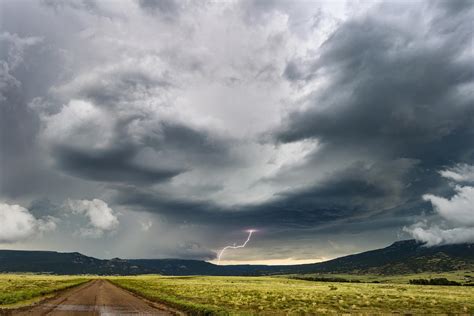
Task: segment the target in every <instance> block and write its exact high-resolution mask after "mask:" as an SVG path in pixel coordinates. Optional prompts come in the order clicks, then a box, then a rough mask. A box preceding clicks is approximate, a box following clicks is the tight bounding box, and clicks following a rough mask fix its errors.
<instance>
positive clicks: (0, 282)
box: [0, 274, 90, 307]
mask: <svg viewBox="0 0 474 316" xmlns="http://www.w3.org/2000/svg"><path fill="white" fill-rule="evenodd" d="M88 280H90V278H86V277H78V276H53V275H34V274H0V307H9V306H16V305H18V303H25V304H27V303H30V302H32V301H33V300H34V299H35V298H36V299H37V298H42V297H44V296H47V295H48V294H53V293H54V292H57V291H59V290H63V289H66V288H69V287H72V286H76V285H79V284H82V283H84V282H87V281H88Z"/></svg>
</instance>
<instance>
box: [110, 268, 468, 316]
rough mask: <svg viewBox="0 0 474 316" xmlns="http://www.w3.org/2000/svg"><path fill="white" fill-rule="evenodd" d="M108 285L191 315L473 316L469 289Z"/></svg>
mask: <svg viewBox="0 0 474 316" xmlns="http://www.w3.org/2000/svg"><path fill="white" fill-rule="evenodd" d="M111 281H112V282H113V283H115V284H117V285H119V286H121V287H123V288H125V289H128V290H130V291H132V292H135V293H137V294H139V295H141V296H144V297H146V298H148V299H150V300H154V301H160V302H162V303H165V304H168V305H170V306H173V307H176V308H179V309H182V310H184V311H190V312H193V313H209V314H224V315H225V314H231V315H240V314H243V315H252V314H269V315H270V314H271V315H276V314H292V315H295V314H334V313H371V314H372V313H375V314H381V313H404V314H405V313H415V314H419V313H424V314H427V313H428V314H447V313H449V314H452V313H458V314H459V313H461V314H462V313H465V314H473V313H474V287H471V286H426V285H410V284H400V283H398V284H397V283H340V282H314V281H305V280H295V279H290V278H285V277H209V276H197V277H196V276H189V277H165V276H156V275H155V276H151V275H148V276H137V277H117V278H113V279H111Z"/></svg>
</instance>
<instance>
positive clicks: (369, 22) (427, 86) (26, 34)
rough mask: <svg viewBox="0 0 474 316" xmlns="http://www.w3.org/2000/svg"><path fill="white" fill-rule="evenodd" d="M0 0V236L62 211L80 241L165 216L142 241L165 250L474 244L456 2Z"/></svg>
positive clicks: (460, 9)
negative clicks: (363, 239) (239, 240)
mask: <svg viewBox="0 0 474 316" xmlns="http://www.w3.org/2000/svg"><path fill="white" fill-rule="evenodd" d="M1 6H2V7H3V10H4V11H5V12H7V13H6V14H4V17H5V21H4V22H3V24H4V31H2V33H0V44H1V45H2V50H0V103H1V104H0V149H1V150H0V163H1V170H0V172H1V174H0V178H1V179H9V181H4V180H2V181H1V182H0V188H1V191H0V199H2V200H6V201H12V200H13V201H14V200H18V201H22V203H24V205H26V206H28V205H29V206H30V207H27V208H28V210H29V211H28V210H27V209H26V208H25V210H26V211H25V210H15V211H13V210H9V211H5V212H4V216H8V218H11V219H12V220H13V221H14V222H15V223H20V222H21V223H23V222H24V223H25V224H24V225H23V224H21V225H23V226H22V227H24V230H23V232H22V233H19V235H18V236H17V237H15V238H13V237H11V238H10V237H2V238H3V239H4V240H7V241H8V240H14V239H18V240H20V239H25V238H27V236H31V235H34V232H35V231H36V232H38V231H39V227H40V226H41V224H39V223H38V218H40V217H38V216H58V217H61V218H62V219H61V220H62V221H64V220H67V216H66V215H64V214H69V213H70V211H71V210H72V214H73V215H74V216H76V217H78V218H79V219H78V221H82V222H81V223H82V224H81V225H82V226H81V227H79V228H77V227H76V229H78V231H80V232H81V231H82V235H90V236H95V237H104V238H106V237H107V236H110V233H112V232H113V233H115V234H117V236H119V237H118V238H120V236H130V235H132V233H131V232H130V231H129V230H132V229H133V230H134V232H135V231H137V234H138V233H139V234H142V235H140V236H143V237H142V238H149V237H150V236H151V234H155V233H156V231H155V230H158V229H163V228H162V227H163V226H166V225H168V226H166V227H167V231H168V234H169V235H168V236H174V237H175V238H174V239H173V238H171V237H169V239H168V238H164V240H163V241H161V243H160V245H159V246H157V247H158V248H159V249H158V248H157V250H156V249H155V250H153V251H156V252H159V251H160V249H161V251H162V253H167V254H169V256H172V255H173V251H172V249H175V250H176V254H177V255H178V252H179V256H181V257H193V256H194V257H203V258H212V257H213V255H212V254H213V253H214V252H213V251H212V249H215V248H217V247H219V245H220V242H219V240H216V239H218V238H220V237H221V236H222V233H223V232H226V231H233V230H241V229H246V228H264V229H267V233H268V235H267V237H266V238H268V239H269V240H268V245H270V248H271V246H272V245H273V246H275V245H279V243H280V242H281V240H280V237H279V236H278V237H275V236H277V232H282V231H284V232H287V233H288V235H287V236H288V238H294V239H295V240H302V239H304V238H308V235H310V236H320V235H323V234H324V236H326V237H327V236H331V234H330V231H333V232H337V231H344V230H345V231H350V232H353V233H369V232H371V231H374V232H377V234H380V235H381V236H384V235H383V234H384V231H386V233H385V234H387V235H388V234H392V235H391V236H392V237H390V238H392V239H395V238H397V237H396V233H397V231H398V232H400V231H401V230H402V227H408V228H405V230H406V232H407V233H408V235H410V234H411V235H412V236H415V237H416V238H418V239H420V240H423V241H425V242H427V243H428V244H430V245H432V244H433V245H434V244H439V243H454V242H465V241H472V234H471V233H470V229H471V228H472V225H471V224H469V225H467V224H466V223H468V222H469V221H472V210H471V209H470V208H469V203H470V202H471V200H470V196H471V195H470V194H471V193H469V192H470V191H469V190H470V188H471V186H472V184H471V183H472V179H473V167H472V166H473V165H474V107H473V104H474V102H473V101H474V97H473V93H472V90H473V87H474V76H473V68H472V64H473V62H474V58H473V57H474V56H473V51H472V16H473V5H472V3H470V2H469V1H435V2H428V1H426V2H423V1H419V2H416V3H401V4H400V3H398V4H397V3H369V2H367V3H365V4H363V5H362V4H361V5H360V8H359V7H358V6H352V7H350V6H347V7H345V9H344V10H345V11H344V10H343V11H342V12H341V11H340V10H341V9H340V7H337V6H336V7H334V6H331V5H329V4H327V3H315V4H312V5H311V6H310V7H308V6H307V4H305V3H303V2H302V3H286V2H281V1H267V2H265V4H262V3H260V2H254V1H245V2H228V3H227V2H226V3H206V4H205V5H203V6H202V7H201V6H195V5H194V4H193V3H190V2H180V1H172V0H169V1H168V0H167V1H152V0H140V1H129V2H127V1H124V2H121V3H120V5H115V6H112V5H110V4H107V3H102V2H98V1H79V0H77V1H68V2H65V1H58V0H44V1H40V2H34V3H33V2H31V4H30V5H28V3H13V2H12V3H4V4H2V5H1ZM348 8H349V9H348ZM338 10H339V11H338ZM8 12H10V13H11V14H9V13H8ZM10 15H11V16H10ZM28 17H30V18H28ZM32 17H35V18H32ZM20 18H21V19H20ZM18 20H21V21H23V22H22V23H21V24H22V26H21V28H20V27H19V26H18V23H17V21H18ZM58 27H61V30H62V31H61V32H60V34H59V33H58V32H57V30H58ZM18 122H21V124H17V123H18ZM453 182H455V183H456V184H453ZM44 183H48V185H47V186H46V185H44ZM45 198H48V199H51V200H53V201H54V203H53V202H52V203H51V204H49V202H48V203H45V202H44V201H45V200H44V199H45ZM65 201H69V202H65ZM466 201H467V202H466ZM63 203H66V204H68V205H67V206H68V207H64V205H63ZM463 203H464V204H463ZM465 203H468V204H465ZM17 204H21V203H17ZM53 204H54V205H56V206H51V205H53ZM5 205H10V204H5ZM58 205H62V206H61V207H59V206H58ZM466 205H467V206H466ZM9 207H10V206H9ZM9 209H10V208H9ZM117 210H120V211H117ZM28 212H31V214H30V213H28ZM68 212H69V213H68ZM117 212H122V213H123V214H124V215H123V216H124V217H123V218H124V220H125V221H126V220H127V214H128V213H132V214H137V216H144V215H143V214H150V216H152V217H150V218H146V217H144V218H141V217H139V218H137V220H136V225H135V226H133V227H134V228H127V227H128V226H127V225H122V217H121V218H120V225H119V217H118V215H117V214H118V213H117ZM9 214H10V215H9ZM28 214H30V215H28ZM421 214H424V215H421ZM35 216H36V217H35ZM419 216H426V218H425V219H422V220H419ZM131 217H133V215H132V216H131ZM14 218H16V219H14ZM71 218H72V217H71ZM74 218H75V217H74ZM433 218H435V219H433ZM84 220H85V222H84ZM158 222H160V223H161V226H160V225H159V224H158ZM163 223H166V224H163ZM413 223H416V224H414V225H413ZM469 223H470V222H469ZM18 225H20V224H18ZM21 225H20V226H21ZM76 226H77V225H76ZM28 227H31V228H28ZM130 227H132V226H130ZM182 227H187V228H188V229H189V230H190V231H189V233H188V234H184V233H183V234H182V235H181V236H177V237H176V236H175V235H173V234H174V233H175V230H177V229H182ZM380 227H382V228H380ZM81 229H82V230H81ZM191 231H192V232H191ZM18 232H20V229H18ZM121 234H122V235H121ZM163 234H164V235H165V233H163ZM191 234H193V235H191ZM311 234H312V235H311ZM164 235H163V236H164ZM408 235H406V236H408ZM124 238H125V237H124ZM137 238H138V237H137ZM262 238H263V237H262ZM272 238H273V240H274V242H273V243H272V242H271V240H272ZM327 238H330V237H327ZM387 238H388V237H387ZM0 239H1V238H0ZM195 239H196V240H197V241H196V243H193V242H190V240H193V241H194V240H195ZM90 247H92V245H91V246H90ZM149 247H152V246H149ZM153 247H154V246H153ZM150 251H151V250H150ZM124 252H126V251H125V250H124Z"/></svg>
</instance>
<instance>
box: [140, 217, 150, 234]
mask: <svg viewBox="0 0 474 316" xmlns="http://www.w3.org/2000/svg"><path fill="white" fill-rule="evenodd" d="M139 223H140V227H141V229H142V230H143V231H144V232H147V231H149V230H150V228H151V227H152V226H153V222H152V221H151V220H146V221H139Z"/></svg>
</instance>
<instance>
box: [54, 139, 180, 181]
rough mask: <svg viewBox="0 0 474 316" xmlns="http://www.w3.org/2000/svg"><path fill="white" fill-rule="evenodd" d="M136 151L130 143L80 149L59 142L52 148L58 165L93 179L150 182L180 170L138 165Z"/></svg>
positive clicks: (162, 178)
mask: <svg viewBox="0 0 474 316" xmlns="http://www.w3.org/2000/svg"><path fill="white" fill-rule="evenodd" d="M135 155H136V149H134V148H132V147H122V148H118V149H113V148H112V149H108V150H103V151H102V150H97V151H83V150H80V149H76V148H73V147H67V146H61V147H57V148H56V149H55V150H54V157H55V159H56V162H57V164H58V166H59V168H60V169H62V170H63V171H66V172H67V173H70V174H72V175H76V176H79V177H81V178H85V179H89V180H95V181H105V182H130V183H153V182H160V181H166V180H169V179H171V178H172V177H174V176H176V175H178V174H180V173H181V172H182V171H183V170H173V169H162V170H160V169H157V168H149V167H144V166H140V165H138V164H136V163H134V162H133V159H134V157H135Z"/></svg>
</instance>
